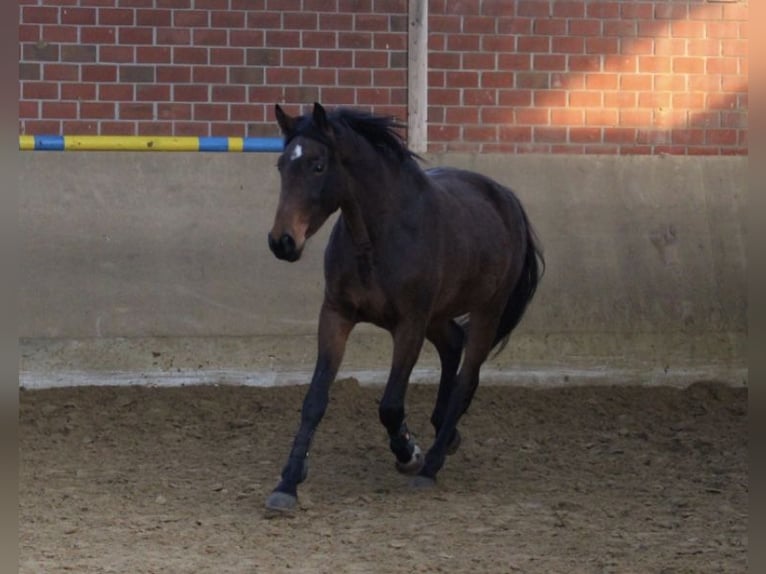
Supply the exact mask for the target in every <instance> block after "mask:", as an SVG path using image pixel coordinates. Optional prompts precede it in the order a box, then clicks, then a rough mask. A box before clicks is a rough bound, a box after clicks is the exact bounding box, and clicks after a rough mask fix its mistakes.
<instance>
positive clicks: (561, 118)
mask: <svg viewBox="0 0 766 574" xmlns="http://www.w3.org/2000/svg"><path fill="white" fill-rule="evenodd" d="M584 118H585V112H584V111H583V110H575V109H553V110H551V125H554V126H581V125H583V123H584Z"/></svg>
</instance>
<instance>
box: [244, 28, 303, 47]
mask: <svg viewBox="0 0 766 574" xmlns="http://www.w3.org/2000/svg"><path fill="white" fill-rule="evenodd" d="M300 41H301V33H300V32H298V31H297V30H290V31H287V32H284V31H281V30H268V31H267V32H266V45H267V46H270V47H272V48H294V47H295V46H300ZM232 44H233V43H232Z"/></svg>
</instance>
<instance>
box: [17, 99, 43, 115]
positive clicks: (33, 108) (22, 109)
mask: <svg viewBox="0 0 766 574" xmlns="http://www.w3.org/2000/svg"><path fill="white" fill-rule="evenodd" d="M39 116H40V105H39V102H28V101H20V102H19V118H35V119H36V118H38V117H39Z"/></svg>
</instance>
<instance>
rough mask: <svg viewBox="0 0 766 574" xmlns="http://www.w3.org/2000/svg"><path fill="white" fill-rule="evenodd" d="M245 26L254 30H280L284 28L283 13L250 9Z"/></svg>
mask: <svg viewBox="0 0 766 574" xmlns="http://www.w3.org/2000/svg"><path fill="white" fill-rule="evenodd" d="M245 26H246V27H247V28H249V29H252V30H279V29H281V28H282V15H281V14H280V13H279V12H254V11H250V12H248V13H247V22H246V24H245Z"/></svg>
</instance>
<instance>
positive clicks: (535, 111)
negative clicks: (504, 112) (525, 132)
mask: <svg viewBox="0 0 766 574" xmlns="http://www.w3.org/2000/svg"><path fill="white" fill-rule="evenodd" d="M513 114H514V119H515V123H516V125H548V124H549V123H550V113H549V111H548V110H546V109H540V108H518V109H516V110H514V112H513Z"/></svg>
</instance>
